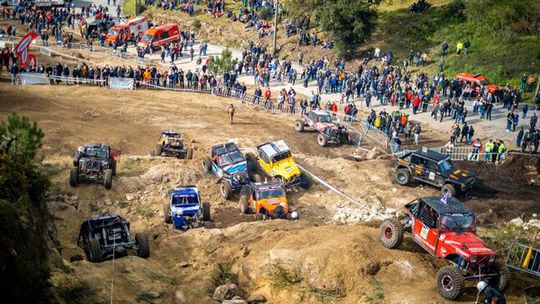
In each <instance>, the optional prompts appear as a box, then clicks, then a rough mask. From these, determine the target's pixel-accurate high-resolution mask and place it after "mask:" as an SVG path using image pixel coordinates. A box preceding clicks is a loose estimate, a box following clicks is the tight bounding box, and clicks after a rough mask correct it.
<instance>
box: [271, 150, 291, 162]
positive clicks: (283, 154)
mask: <svg viewBox="0 0 540 304" xmlns="http://www.w3.org/2000/svg"><path fill="white" fill-rule="evenodd" d="M289 157H291V151H284V152H281V153H278V154H276V155H274V157H273V162H278V161H280V160H284V159H287V158H289Z"/></svg>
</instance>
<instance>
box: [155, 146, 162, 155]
mask: <svg viewBox="0 0 540 304" xmlns="http://www.w3.org/2000/svg"><path fill="white" fill-rule="evenodd" d="M155 152H156V156H161V153H162V152H163V146H162V145H160V144H157V145H156V151H155Z"/></svg>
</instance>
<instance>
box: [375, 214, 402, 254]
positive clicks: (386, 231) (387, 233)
mask: <svg viewBox="0 0 540 304" xmlns="http://www.w3.org/2000/svg"><path fill="white" fill-rule="evenodd" d="M379 240H380V241H381V244H382V245H383V246H384V247H386V248H389V249H394V248H397V247H399V245H401V242H403V225H401V223H400V222H399V221H398V220H397V219H394V218H390V219H385V220H384V221H383V222H382V223H381V227H380V228H379Z"/></svg>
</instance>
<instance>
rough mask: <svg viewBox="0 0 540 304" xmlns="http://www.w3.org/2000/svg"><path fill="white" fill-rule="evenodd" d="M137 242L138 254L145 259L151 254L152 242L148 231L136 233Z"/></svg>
mask: <svg viewBox="0 0 540 304" xmlns="http://www.w3.org/2000/svg"><path fill="white" fill-rule="evenodd" d="M135 243H136V244H137V256H138V257H140V258H143V259H146V258H148V257H149V256H150V243H149V242H148V236H147V235H146V233H144V232H138V233H135Z"/></svg>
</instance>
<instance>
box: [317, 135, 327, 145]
mask: <svg viewBox="0 0 540 304" xmlns="http://www.w3.org/2000/svg"><path fill="white" fill-rule="evenodd" d="M327 143H328V139H327V138H326V136H324V135H322V134H319V135H317V144H319V146H321V147H324V146H326V144H327Z"/></svg>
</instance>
